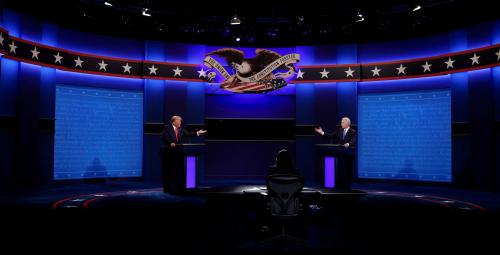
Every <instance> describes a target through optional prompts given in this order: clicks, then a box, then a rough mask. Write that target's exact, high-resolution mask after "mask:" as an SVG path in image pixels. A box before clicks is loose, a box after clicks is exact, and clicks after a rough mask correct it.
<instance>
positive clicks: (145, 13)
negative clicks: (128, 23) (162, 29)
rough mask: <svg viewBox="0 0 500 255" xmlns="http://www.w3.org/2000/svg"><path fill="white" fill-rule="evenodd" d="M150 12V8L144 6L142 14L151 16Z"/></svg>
mask: <svg viewBox="0 0 500 255" xmlns="http://www.w3.org/2000/svg"><path fill="white" fill-rule="evenodd" d="M148 12H149V9H148V8H142V16H146V17H151V14H149V13H148Z"/></svg>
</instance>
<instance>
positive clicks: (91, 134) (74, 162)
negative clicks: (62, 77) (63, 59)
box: [54, 85, 143, 180]
mask: <svg viewBox="0 0 500 255" xmlns="http://www.w3.org/2000/svg"><path fill="white" fill-rule="evenodd" d="M142 101H143V94H142V92H137V91H129V90H114V89H113V90H111V89H101V88H89V87H75V86H67V85H57V86H56V113H55V115H56V123H55V138H54V139H55V149H54V179H55V180H64V179H86V178H106V177H136V176H141V175H142V137H143V119H142V113H143V110H142V105H143V104H142Z"/></svg>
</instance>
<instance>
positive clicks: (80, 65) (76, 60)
mask: <svg viewBox="0 0 500 255" xmlns="http://www.w3.org/2000/svg"><path fill="white" fill-rule="evenodd" d="M74 61H75V67H78V66H79V67H82V68H83V66H82V63H83V62H84V61H83V60H81V59H80V56H78V58H77V59H74Z"/></svg>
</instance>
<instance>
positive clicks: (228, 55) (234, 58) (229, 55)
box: [207, 48, 245, 65]
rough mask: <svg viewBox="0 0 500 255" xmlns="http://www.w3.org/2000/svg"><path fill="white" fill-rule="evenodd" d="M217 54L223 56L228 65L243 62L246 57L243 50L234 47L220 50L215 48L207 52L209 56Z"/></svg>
mask: <svg viewBox="0 0 500 255" xmlns="http://www.w3.org/2000/svg"><path fill="white" fill-rule="evenodd" d="M211 55H217V56H219V57H223V58H224V59H225V60H226V62H227V64H228V65H231V64H232V63H237V64H241V62H242V61H243V59H244V56H245V53H244V52H243V51H241V50H237V49H233V48H223V49H219V50H214V51H212V52H210V53H208V54H207V56H211Z"/></svg>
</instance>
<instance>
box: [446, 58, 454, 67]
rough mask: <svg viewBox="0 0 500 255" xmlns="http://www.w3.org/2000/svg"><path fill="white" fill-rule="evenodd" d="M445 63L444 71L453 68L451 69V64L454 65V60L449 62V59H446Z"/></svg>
mask: <svg viewBox="0 0 500 255" xmlns="http://www.w3.org/2000/svg"><path fill="white" fill-rule="evenodd" d="M445 63H446V69H448V68H455V67H453V63H455V60H451V58H448V61H446V62H445Z"/></svg>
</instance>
